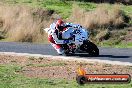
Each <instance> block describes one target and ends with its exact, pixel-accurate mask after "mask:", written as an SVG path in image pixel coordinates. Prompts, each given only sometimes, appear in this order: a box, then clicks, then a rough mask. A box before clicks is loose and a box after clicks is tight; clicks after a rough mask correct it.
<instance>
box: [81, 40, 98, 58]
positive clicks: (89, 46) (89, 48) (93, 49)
mask: <svg viewBox="0 0 132 88" xmlns="http://www.w3.org/2000/svg"><path fill="white" fill-rule="evenodd" d="M80 49H81V50H84V51H86V52H87V53H89V55H90V56H99V49H98V47H97V46H96V45H95V44H94V43H92V42H90V41H85V42H84V44H83V45H82V46H81V48H80Z"/></svg>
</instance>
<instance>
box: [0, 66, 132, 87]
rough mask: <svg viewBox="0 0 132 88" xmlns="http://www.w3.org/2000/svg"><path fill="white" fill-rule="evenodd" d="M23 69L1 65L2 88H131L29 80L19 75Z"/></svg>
mask: <svg viewBox="0 0 132 88" xmlns="http://www.w3.org/2000/svg"><path fill="white" fill-rule="evenodd" d="M19 71H21V67H19V66H16V65H0V88H53V87H54V88H131V87H132V82H131V83H130V84H86V85H83V86H80V85H78V84H77V83H76V81H75V80H66V79H44V78H28V77H25V76H23V75H20V74H18V72H19Z"/></svg>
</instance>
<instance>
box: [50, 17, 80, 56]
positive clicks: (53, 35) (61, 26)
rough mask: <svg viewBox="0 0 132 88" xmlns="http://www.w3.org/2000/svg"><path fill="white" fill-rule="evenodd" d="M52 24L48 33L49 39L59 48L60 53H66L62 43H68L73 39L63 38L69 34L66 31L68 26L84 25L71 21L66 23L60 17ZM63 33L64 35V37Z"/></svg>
mask: <svg viewBox="0 0 132 88" xmlns="http://www.w3.org/2000/svg"><path fill="white" fill-rule="evenodd" d="M50 26H53V27H52V28H51V29H52V30H51V31H50V33H48V40H49V41H50V43H51V45H52V46H53V47H54V48H55V49H56V50H57V52H58V54H64V50H63V49H62V47H61V45H62V44H67V43H69V42H70V41H71V40H72V39H63V37H66V38H67V36H68V34H67V33H66V31H67V27H74V28H78V27H82V26H81V25H78V24H71V23H64V21H63V20H61V19H59V20H57V21H56V23H54V25H53V24H51V25H50ZM62 34H63V37H62Z"/></svg>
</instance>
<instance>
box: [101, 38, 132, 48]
mask: <svg viewBox="0 0 132 88" xmlns="http://www.w3.org/2000/svg"><path fill="white" fill-rule="evenodd" d="M118 42H119V41H118V40H117V41H116V40H115V41H111V40H107V41H103V42H101V43H100V44H99V46H103V47H114V48H132V42H128V43H126V42H119V43H118ZM116 43H117V44H116Z"/></svg>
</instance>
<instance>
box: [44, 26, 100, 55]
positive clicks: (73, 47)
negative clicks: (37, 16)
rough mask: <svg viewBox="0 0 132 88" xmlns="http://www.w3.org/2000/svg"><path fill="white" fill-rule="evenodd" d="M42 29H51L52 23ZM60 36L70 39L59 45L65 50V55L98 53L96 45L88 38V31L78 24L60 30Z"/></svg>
mask: <svg viewBox="0 0 132 88" xmlns="http://www.w3.org/2000/svg"><path fill="white" fill-rule="evenodd" d="M44 30H45V31H47V30H48V31H49V30H53V25H51V26H50V28H46V29H44ZM65 35H66V36H65ZM62 38H63V39H69V40H70V42H69V43H67V44H62V45H61V46H62V48H63V49H64V51H65V55H71V54H75V53H87V54H89V55H90V56H98V55H99V49H98V47H97V46H96V45H95V44H94V43H92V42H91V41H90V40H88V39H89V32H88V31H87V30H86V29H85V28H82V26H80V25H74V27H68V28H67V30H65V32H64V33H63V32H62Z"/></svg>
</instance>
